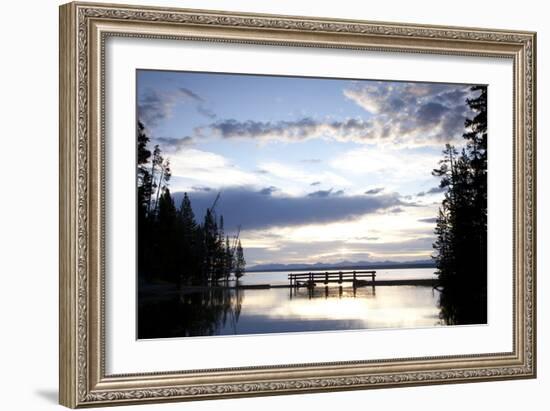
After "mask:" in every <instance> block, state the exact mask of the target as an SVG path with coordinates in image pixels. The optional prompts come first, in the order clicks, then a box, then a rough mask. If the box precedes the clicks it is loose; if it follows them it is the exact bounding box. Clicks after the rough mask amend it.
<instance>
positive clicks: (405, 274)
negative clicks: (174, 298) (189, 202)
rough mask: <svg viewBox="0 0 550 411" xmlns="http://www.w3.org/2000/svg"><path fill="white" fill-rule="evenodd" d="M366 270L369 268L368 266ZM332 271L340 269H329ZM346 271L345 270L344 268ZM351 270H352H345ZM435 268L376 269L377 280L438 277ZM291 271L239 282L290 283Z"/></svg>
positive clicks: (251, 276)
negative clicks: (289, 275)
mask: <svg viewBox="0 0 550 411" xmlns="http://www.w3.org/2000/svg"><path fill="white" fill-rule="evenodd" d="M365 270H369V269H368V268H366V269H365ZM325 271H327V270H307V271H292V272H293V273H301V272H312V273H324V272H325ZM329 271H331V272H333V271H338V270H329ZM343 271H344V270H343ZM345 271H350V270H345ZM434 271H435V270H434V269H433V268H395V269H382V270H381V269H376V279H377V280H412V279H415V280H416V279H431V278H436V276H435V273H434ZM288 274H289V271H264V272H257V273H246V275H245V276H244V277H242V278H241V279H240V280H239V282H240V283H241V284H245V285H252V284H288Z"/></svg>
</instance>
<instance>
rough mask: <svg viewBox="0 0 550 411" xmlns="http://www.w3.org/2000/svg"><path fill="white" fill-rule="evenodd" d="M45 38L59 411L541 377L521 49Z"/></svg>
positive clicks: (358, 40)
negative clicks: (53, 61) (56, 114)
mask: <svg viewBox="0 0 550 411" xmlns="http://www.w3.org/2000/svg"><path fill="white" fill-rule="evenodd" d="M60 30H61V31H60V182H61V188H62V189H61V194H60V210H61V211H60V221H61V223H60V239H61V240H60V260H61V261H60V267H61V268H60V296H61V297H60V324H61V330H60V402H61V404H63V405H65V406H68V407H73V408H74V407H81V406H82V407H83V406H103V405H115V404H128V403H140V402H151V401H172V400H182V401H183V400H198V399H205V398H207V399H214V398H224V397H237V396H250V395H266V394H286V393H289V394H290V393H303V392H315V391H324V390H344V389H368V388H381V387H395V386H408V385H418V384H436V383H456V382H475V381H484V380H499V379H510V378H533V377H535V375H536V349H535V347H536V331H535V323H536V318H535V314H536V305H535V303H536V302H535V251H536V249H535V134H536V124H535V100H536V99H535V84H536V80H535V66H536V64H535V62H536V58H535V50H536V43H535V40H536V37H535V33H532V32H517V31H506V30H487V29H469V28H458V27H440V26H420V25H408V24H396V23H375V22H365V21H347V20H329V19H318V18H310V17H307V18H306V17H289V16H273V15H256V14H244V13H239V14H237V13H231V12H219V11H200V10H186V9H166V8H155V7H135V6H120V5H117V6H115V5H105V4H91V3H70V4H67V5H63V6H61V8H60ZM403 341H406V342H407V343H406V344H403Z"/></svg>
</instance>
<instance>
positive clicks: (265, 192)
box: [259, 186, 279, 196]
mask: <svg viewBox="0 0 550 411" xmlns="http://www.w3.org/2000/svg"><path fill="white" fill-rule="evenodd" d="M276 191H279V189H278V188H277V187H275V186H270V187H265V188H262V189H261V190H260V191H259V193H260V194H263V195H267V196H270V195H271V194H273V193H275V192H276Z"/></svg>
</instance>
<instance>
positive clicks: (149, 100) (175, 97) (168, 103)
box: [138, 87, 216, 127]
mask: <svg viewBox="0 0 550 411" xmlns="http://www.w3.org/2000/svg"><path fill="white" fill-rule="evenodd" d="M179 102H190V103H192V104H193V105H194V106H195V109H196V110H197V111H198V112H199V113H200V114H202V115H204V116H205V117H208V118H210V119H214V118H215V117H216V115H215V114H214V113H213V112H212V111H211V110H209V109H208V108H206V107H205V103H206V101H205V100H204V99H203V98H202V97H201V96H199V95H198V94H196V93H194V92H193V91H191V90H189V89H187V88H185V87H179V88H176V89H171V90H169V91H167V90H154V89H148V90H146V91H145V92H143V93H142V94H141V95H140V97H139V101H138V117H139V119H140V120H141V121H143V123H144V124H145V126H146V127H155V126H157V125H158V124H159V123H160V122H162V121H163V120H165V119H167V118H170V117H171V116H172V112H173V110H174V107H175V105H176V104H177V103H179Z"/></svg>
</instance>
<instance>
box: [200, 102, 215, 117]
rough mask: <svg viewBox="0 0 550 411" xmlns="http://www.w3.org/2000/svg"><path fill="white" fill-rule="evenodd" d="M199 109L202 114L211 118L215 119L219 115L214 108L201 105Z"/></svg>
mask: <svg viewBox="0 0 550 411" xmlns="http://www.w3.org/2000/svg"><path fill="white" fill-rule="evenodd" d="M197 111H198V112H199V113H200V114H202V115H203V116H205V117H208V118H209V119H212V120H213V119H215V118H216V117H217V116H216V113H214V112H213V111H212V110H210V109H208V108H206V107H204V106H202V105H199V106H197Z"/></svg>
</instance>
